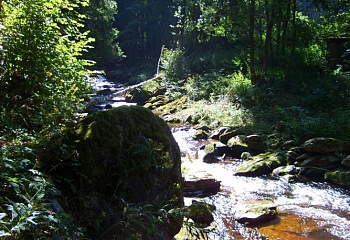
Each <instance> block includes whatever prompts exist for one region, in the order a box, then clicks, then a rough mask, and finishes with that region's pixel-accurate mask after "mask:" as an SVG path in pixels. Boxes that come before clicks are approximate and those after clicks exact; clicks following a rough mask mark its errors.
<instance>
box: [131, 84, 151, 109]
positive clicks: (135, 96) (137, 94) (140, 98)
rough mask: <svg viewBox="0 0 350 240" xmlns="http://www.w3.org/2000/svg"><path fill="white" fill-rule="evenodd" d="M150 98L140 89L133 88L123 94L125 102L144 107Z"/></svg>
mask: <svg viewBox="0 0 350 240" xmlns="http://www.w3.org/2000/svg"><path fill="white" fill-rule="evenodd" d="M150 97H151V96H150V94H149V93H148V92H147V91H145V90H143V89H141V88H133V89H131V90H129V91H127V92H126V93H125V101H126V102H129V103H137V104H138V105H144V104H145V103H146V101H147V100H148V99H149V98H150Z"/></svg>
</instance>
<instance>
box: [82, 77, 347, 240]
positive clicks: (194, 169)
mask: <svg viewBox="0 0 350 240" xmlns="http://www.w3.org/2000/svg"><path fill="white" fill-rule="evenodd" d="M93 79H94V80H93V82H92V83H93V85H94V86H95V87H96V88H95V90H96V92H97V95H96V96H93V97H92V98H91V99H90V103H89V109H88V111H87V112H89V113H91V112H95V111H101V110H107V109H110V108H115V107H118V106H121V105H130V104H131V105H134V103H126V102H125V101H124V97H123V95H122V94H118V93H121V92H123V87H122V86H121V85H118V84H115V83H111V82H108V81H107V80H106V79H105V78H104V77H101V76H100V77H96V78H93ZM196 131H197V130H196V129H194V128H193V127H192V126H191V125H186V126H185V125H182V126H175V127H172V133H173V136H174V138H175V140H176V141H177V143H178V145H179V147H180V151H181V154H182V172H183V177H184V180H185V185H186V182H187V184H188V183H191V182H196V181H197V182H198V181H202V182H201V184H202V185H203V186H207V187H208V186H209V185H210V184H212V186H213V189H214V190H213V191H208V192H205V190H200V189H199V191H198V189H194V190H193V191H192V193H193V192H195V193H194V194H191V193H190V194H188V193H187V194H186V192H185V196H187V197H185V205H186V206H189V205H191V204H192V202H194V201H199V202H205V203H207V204H209V205H208V206H214V207H213V208H212V210H213V214H212V217H213V218H212V219H211V223H210V224H207V225H208V226H207V227H206V229H205V230H204V231H205V232H208V233H207V234H206V237H208V238H209V239H223V240H226V239H264V237H265V238H266V237H267V238H268V239H283V240H289V239H314V240H317V239H334V240H336V239H350V230H349V229H350V191H349V190H347V189H346V187H345V188H344V187H340V186H339V183H341V184H340V185H342V182H339V183H338V185H334V184H332V183H328V182H325V181H324V180H323V179H321V180H319V181H315V180H310V179H309V178H305V179H299V177H301V174H299V173H300V171H301V170H300V169H301V167H303V169H308V168H310V171H311V170H313V171H314V170H315V171H316V174H317V169H318V170H320V169H321V173H322V174H324V172H323V171H324V166H316V167H313V166H314V165H312V164H313V163H312V160H316V161H317V162H323V164H326V165H325V166H330V163H334V162H332V161H337V160H335V159H334V158H333V157H332V156H330V155H331V154H328V153H322V154H318V155H319V156H318V157H320V155H322V156H325V155H326V156H328V157H327V159H326V160H327V161H326V163H325V161H323V160H322V158H317V159H315V157H314V156H310V155H309V156H306V155H303V154H301V153H300V154H299V155H297V156H293V151H291V152H288V154H290V155H291V156H292V159H293V162H290V163H288V164H285V165H287V169H280V170H279V171H275V170H274V171H273V174H271V173H272V170H273V169H270V167H271V166H272V167H273V166H274V164H275V162H273V161H272V162H271V163H269V164H268V166H267V169H269V171H270V170H271V171H270V172H271V173H270V172H269V171H267V172H258V173H257V172H254V171H253V170H252V169H248V170H247V168H243V167H242V166H243V165H244V164H245V163H247V159H248V160H249V159H250V160H251V161H253V160H252V159H251V156H248V155H242V157H241V154H239V155H238V156H236V155H234V154H233V155H227V154H226V153H225V155H224V153H223V152H219V153H218V152H215V151H218V150H219V151H220V150H222V149H224V148H227V146H230V144H231V146H230V148H231V149H232V146H233V145H234V146H238V144H237V142H235V143H229V142H228V141H224V142H225V144H224V145H222V144H221V142H222V141H219V140H218V139H215V138H214V139H212V138H208V139H207V140H203V139H201V138H199V139H197V140H194V138H193V136H195V135H196ZM255 138H256V137H253V138H252V139H255ZM209 145H210V146H214V149H213V151H212V153H211V154H212V155H209V158H208V151H206V150H205V148H206V147H205V146H209ZM306 145H307V144H306ZM239 147H240V148H241V147H242V146H239ZM304 147H305V149H307V148H308V147H309V146H304ZM332 147H334V148H337V147H338V148H337V149H335V151H334V152H336V151H338V150H344V149H343V148H345V147H348V146H345V145H341V146H340V145H339V144H338V142H335V143H334V145H332V146H328V149H329V148H332ZM244 150H246V149H245V148H243V149H240V152H244ZM309 150H310V149H309ZM312 151H313V150H312V149H311V150H310V152H312ZM332 151H333V150H332ZM332 151H331V152H332ZM255 155H258V153H256V154H255ZM314 155H315V154H314ZM224 156H225V157H224ZM302 156H303V157H302ZM269 157H270V156H269ZM298 157H299V159H297V158H298ZM242 158H247V159H245V160H243V159H242ZM278 158H279V156H276V155H275V156H274V157H273V159H278ZM323 159H324V157H323ZM294 160H296V161H295V165H294ZM298 161H299V162H298ZM344 161H345V160H344ZM258 162H259V161H258ZM297 162H298V163H297ZM300 164H301V165H302V164H304V165H302V166H300ZM337 164H338V165H337V168H338V167H339V166H340V162H339V163H337ZM346 164H347V163H346V162H345V163H344V164H343V165H344V166H345V165H346ZM310 166H311V167H310ZM272 167H271V168H272ZM277 167H278V165H276V167H273V168H277ZM248 168H249V167H248ZM334 169H335V168H334ZM284 171H287V173H285V172H284ZM346 171H347V170H346ZM346 171H345V170H344V171H343V172H345V173H346ZM318 173H319V172H318ZM310 174H315V173H314V172H311V173H310ZM280 175H283V176H282V177H281V176H280ZM345 175H346V176H345V179H347V178H348V174H345ZM330 177H331V176H330ZM296 178H298V179H296ZM187 187H188V186H187ZM190 188H191V187H190ZM205 189H208V188H205ZM203 193H204V194H203ZM252 206H253V207H254V206H259V207H258V208H260V209H261V206H263V207H264V206H265V208H264V211H265V212H266V211H267V212H266V213H267V214H265V218H264V219H263V222H261V221H259V222H258V223H256V222H255V223H256V224H255V223H254V222H249V221H250V220H249V217H250V216H251V213H249V214H250V215H249V214H248V216H247V210H246V209H247V208H249V207H250V208H251V207H252ZM214 209H215V210H214ZM266 209H267V210H266ZM266 216H267V218H266ZM254 217H255V218H258V217H256V216H254ZM242 219H243V220H242ZM247 219H248V220H247ZM249 223H250V224H249ZM176 239H178V240H180V239H186V238H184V237H182V236H180V235H178V236H176Z"/></svg>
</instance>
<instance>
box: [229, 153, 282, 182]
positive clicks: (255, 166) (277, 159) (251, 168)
mask: <svg viewBox="0 0 350 240" xmlns="http://www.w3.org/2000/svg"><path fill="white" fill-rule="evenodd" d="M285 163H286V161H285V159H284V158H283V156H280V155H277V154H275V153H262V154H259V155H257V156H254V157H253V158H252V159H251V160H248V161H244V162H243V163H242V164H241V165H240V166H239V167H238V169H237V171H236V173H235V175H237V176H246V177H255V176H261V175H264V174H270V173H271V172H272V170H273V169H275V168H277V167H279V166H282V165H284V164H285Z"/></svg>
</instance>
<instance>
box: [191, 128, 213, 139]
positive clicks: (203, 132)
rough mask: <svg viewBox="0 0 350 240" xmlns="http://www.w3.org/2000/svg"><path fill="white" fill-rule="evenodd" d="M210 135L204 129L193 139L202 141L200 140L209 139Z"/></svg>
mask: <svg viewBox="0 0 350 240" xmlns="http://www.w3.org/2000/svg"><path fill="white" fill-rule="evenodd" d="M208 136H209V133H208V132H207V131H205V130H203V129H198V130H197V131H196V132H195V133H194V135H193V136H192V138H193V139H194V140H200V139H208Z"/></svg>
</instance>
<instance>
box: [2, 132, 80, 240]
mask: <svg viewBox="0 0 350 240" xmlns="http://www.w3.org/2000/svg"><path fill="white" fill-rule="evenodd" d="M22 135H23V138H22V137H21V136H22ZM29 138H31V139H33V136H32V135H31V134H30V133H27V132H26V131H25V130H24V131H23V132H22V134H17V138H16V141H13V142H6V141H4V145H2V146H1V149H0V155H1V156H0V170H1V174H0V194H1V197H0V237H9V238H13V239H44V238H45V239H47V238H54V239H73V238H74V237H75V236H77V237H78V236H82V235H81V230H79V229H78V228H76V227H75V226H74V224H73V223H72V219H71V218H70V217H69V216H68V215H66V214H65V213H64V212H58V211H57V209H55V208H54V207H53V204H52V202H53V201H55V202H57V201H56V200H54V199H55V198H56V197H58V196H59V192H58V191H57V189H56V188H55V187H54V185H53V184H52V183H51V182H50V181H48V177H47V176H46V175H45V174H44V173H42V172H41V171H40V170H39V169H38V154H37V152H36V150H35V148H33V147H34V146H31V145H28V144H24V143H23V140H25V141H28V139H29Z"/></svg>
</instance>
